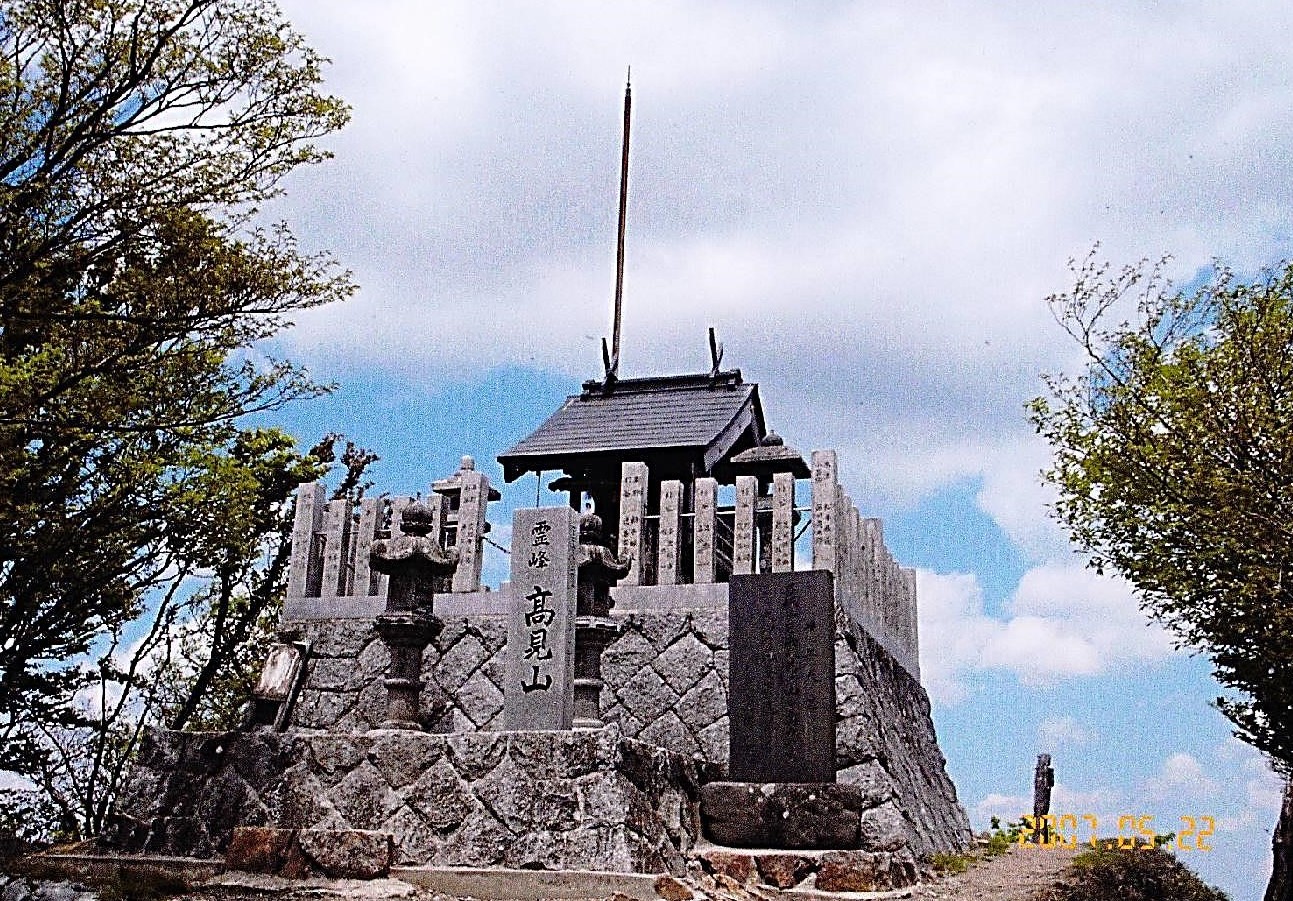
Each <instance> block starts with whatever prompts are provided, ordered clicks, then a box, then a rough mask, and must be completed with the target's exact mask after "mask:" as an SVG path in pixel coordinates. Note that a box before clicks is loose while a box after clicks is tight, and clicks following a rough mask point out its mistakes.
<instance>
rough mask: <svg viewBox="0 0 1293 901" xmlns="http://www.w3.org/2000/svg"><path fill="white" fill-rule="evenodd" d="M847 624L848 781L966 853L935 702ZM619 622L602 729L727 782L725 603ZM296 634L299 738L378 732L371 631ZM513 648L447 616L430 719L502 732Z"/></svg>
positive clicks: (840, 766)
mask: <svg viewBox="0 0 1293 901" xmlns="http://www.w3.org/2000/svg"><path fill="white" fill-rule="evenodd" d="M722 587H724V588H725V587H726V586H722ZM651 590H652V591H656V592H659V591H666V590H667V589H651ZM638 591H639V592H640V591H643V589H638ZM837 613H838V614H839V615H837V631H838V637H837V639H836V644H835V661H836V678H835V690H836V701H837V717H838V719H837V726H836V731H837V745H836V770H837V773H838V776H837V778H838V779H839V780H840V781H842V782H850V783H861V784H864V785H867V786H869V787H871V788H874V789H875V791H876V792H877V793H878V794H879V795H881V796H883V797H884V798H885V800H883V801H881V804H882V810H881V811H880V813H879V814H877V816H879V817H886V816H887V817H890V818H891V819H892V820H893V822H894V824H895V828H897V829H901V830H902V831H903V832H904V833H905V834H906V835H907V841H908V844H909V845H910V847H911V848H912V850H913V851H914V852H915V853H917V854H930V853H933V852H935V851H942V850H948V849H951V848H961V847H965V846H966V845H967V844H968V842H969V840H970V827H969V821H968V819H967V817H966V815H965V812H964V811H963V810H962V809H961V807H960V805H959V804H958V803H957V799H956V790H955V787H954V786H953V785H952V782H951V780H950V779H949V778H948V776H947V773H946V762H945V760H944V758H943V755H942V752H941V751H940V750H939V747H938V742H937V737H936V735H935V733H934V726H933V721H932V720H931V718H930V707H929V700H928V697H927V696H926V694H925V691H924V689H923V688H921V686H920V683H919V682H917V681H916V679H915V678H914V677H913V676H912V675H911V673H910V671H909V669H908V668H907V667H904V666H902V665H900V664H899V663H898V662H897V661H896V660H895V659H894V658H893V656H892V655H891V654H889V652H888V651H887V650H886V649H885V648H884V647H882V646H881V645H880V643H879V642H878V641H876V640H875V639H874V638H873V637H872V636H871V635H870V634H869V633H868V631H867V630H866V628H865V627H863V626H861V625H859V624H858V623H857V622H856V621H855V620H853V619H851V618H850V617H848V616H846V615H843V613H842V611H837ZM615 619H616V620H617V621H618V622H619V623H620V624H621V625H622V626H623V630H624V631H623V633H622V634H621V636H620V637H619V638H618V639H617V640H616V641H615V642H614V643H612V644H611V645H610V646H609V647H608V648H607V649H606V652H605V655H604V657H603V665H602V671H603V676H604V678H605V680H606V688H605V689H604V690H603V692H602V717H603V719H605V720H606V721H607V722H611V723H617V724H619V726H620V728H621V729H622V731H623V733H624V734H625V735H631V736H634V737H635V738H638V739H640V740H642V741H644V742H647V743H650V744H652V745H659V746H661V747H665V748H668V749H669V750H671V751H674V752H677V753H679V754H682V755H684V756H685V757H687V758H689V759H695V761H696V763H697V764H698V765H699V766H700V767H701V772H702V775H703V778H704V779H705V780H707V781H708V780H709V779H718V778H722V777H723V776H724V775H725V774H726V766H727V753H728V720H727V679H728V626H727V605H726V599H725V598H724V599H723V600H722V603H714V602H710V603H703V604H696V605H695V606H693V607H691V608H676V607H674V608H661V609H638V610H634V611H620V612H617V613H616V614H615ZM288 631H289V633H290V634H292V635H294V636H296V637H298V638H304V639H309V640H310V641H311V642H312V644H313V655H314V656H313V659H312V663H311V665H310V674H309V677H308V682H307V685H306V688H305V689H304V690H303V691H302V692H301V696H300V698H299V700H298V703H297V707H296V710H295V713H294V716H293V725H295V726H297V727H303V728H308V729H342V730H358V731H362V730H365V729H370V728H372V727H373V726H375V725H376V724H377V723H378V722H379V721H380V720H381V718H382V716H383V715H384V711H385V690H384V688H383V687H382V684H381V677H382V673H383V672H384V669H385V666H386V651H385V648H384V647H383V646H382V644H381V642H380V641H379V640H377V637H376V633H375V631H373V629H372V627H371V625H370V624H369V623H368V622H367V621H364V620H304V621H300V622H296V623H291V624H288ZM505 641H506V620H505V618H504V617H503V616H501V615H498V614H488V615H485V614H478V615H464V616H449V617H445V628H444V631H443V632H442V633H441V635H440V636H439V638H438V639H437V640H436V642H435V645H434V646H433V647H430V648H428V649H427V653H426V655H425V666H424V675H423V678H424V680H425V681H426V687H425V688H424V690H423V709H424V710H427V711H429V714H428V725H429V727H430V728H432V729H434V730H437V731H440V732H472V731H476V730H493V729H500V728H501V727H502V703H503V700H502V699H503V694H502V686H503V673H504V671H505V670H504V665H503V662H504V656H503V653H502V650H503V646H504V643H505ZM883 805H887V806H883Z"/></svg>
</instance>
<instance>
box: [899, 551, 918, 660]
mask: <svg viewBox="0 0 1293 901" xmlns="http://www.w3.org/2000/svg"><path fill="white" fill-rule="evenodd" d="M902 577H903V582H904V584H905V585H906V587H907V596H906V602H907V603H906V608H905V609H906V613H907V653H908V654H910V655H911V659H910V660H909V661H908V662H909V663H910V664H911V667H912V675H913V676H915V677H916V680H917V681H920V624H919V619H918V612H917V607H916V570H914V569H910V568H904V569H903V571H902Z"/></svg>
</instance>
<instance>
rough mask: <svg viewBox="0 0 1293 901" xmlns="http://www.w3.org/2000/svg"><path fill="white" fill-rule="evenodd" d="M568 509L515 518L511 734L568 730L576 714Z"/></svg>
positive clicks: (506, 693)
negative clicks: (528, 730) (517, 731)
mask: <svg viewBox="0 0 1293 901" xmlns="http://www.w3.org/2000/svg"><path fill="white" fill-rule="evenodd" d="M578 538H579V515H578V514H577V513H576V512H575V511H574V510H572V509H570V508H569V507H539V508H537V509H522V510H517V511H516V513H515V514H514V515H513V518H512V582H511V587H510V589H509V590H510V591H511V593H512V602H511V610H512V614H511V620H510V622H509V623H508V631H507V670H506V672H507V676H506V679H507V681H506V683H505V684H504V686H503V719H504V724H505V726H506V728H507V729H509V730H523V729H546V730H553V729H570V728H571V727H572V724H573V722H574V715H575V714H574V707H575V672H574V667H575V606H576V590H575V588H576V565H577V561H576V559H575V547H576V543H577V541H578Z"/></svg>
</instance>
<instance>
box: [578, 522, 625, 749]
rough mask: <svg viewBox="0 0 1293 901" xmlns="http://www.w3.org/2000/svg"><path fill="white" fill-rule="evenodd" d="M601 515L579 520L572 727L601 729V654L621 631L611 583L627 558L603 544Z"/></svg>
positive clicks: (616, 578) (623, 566)
mask: <svg viewBox="0 0 1293 901" xmlns="http://www.w3.org/2000/svg"><path fill="white" fill-rule="evenodd" d="M604 542H605V539H604V538H603V536H602V518H601V517H600V516H598V515H597V514H596V513H585V514H584V515H583V516H581V517H580V518H579V547H578V549H577V551H576V555H575V561H576V565H577V567H578V573H579V581H578V593H577V595H576V598H577V600H576V607H575V719H574V727H575V728H576V729H600V728H601V727H602V725H603V723H602V717H601V696H602V687H603V686H604V684H605V683H604V682H603V681H602V652H603V651H605V650H606V646H607V645H608V644H610V643H611V642H612V641H614V640H615V638H616V636H618V635H619V634H620V627H619V625H618V624H617V623H616V622H615V621H614V620H613V619H611V617H610V612H611V607H612V606H613V605H614V603H615V602H614V601H612V600H611V586H612V585H614V584H615V583H616V582H618V581H619V580H620V579H622V578H624V576H626V575H627V574H628V571H629V566H630V563H631V561H629V560H620V558H619V557H617V556H616V554H615V552H614V551H612V550H611V549H610V548H608V547H606V545H605V543H604Z"/></svg>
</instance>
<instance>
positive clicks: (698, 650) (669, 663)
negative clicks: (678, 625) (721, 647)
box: [652, 633, 714, 695]
mask: <svg viewBox="0 0 1293 901" xmlns="http://www.w3.org/2000/svg"><path fill="white" fill-rule="evenodd" d="M713 660H714V652H713V651H711V650H710V649H709V648H707V647H705V645H703V644H701V643H700V641H699V640H697V638H696V637H695V636H694V635H692V634H691V633H687V634H684V635H682V636H681V637H680V638H679V639H678V640H677V641H675V642H674V643H673V644H671V645H669V647H668V648H667V649H666V650H665V652H664V653H663V654H661V655H660V656H659V657H657V658H656V659H655V661H654V663H652V666H653V667H654V668H655V671H656V672H657V673H659V674H660V678H662V679H664V680H665V682H667V683H669V687H670V688H672V689H673V690H674V692H675V693H677V694H680V695H681V694H684V693H685V692H686V691H687V690H688V689H690V688H691V687H692V686H693V685H695V684H696V683H697V682H699V681H700V678H701V676H703V675H704V674H705V673H706V672H707V671H708V670H709V669H710V668H711V667H712V666H713Z"/></svg>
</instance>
